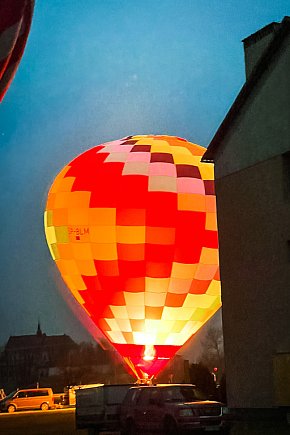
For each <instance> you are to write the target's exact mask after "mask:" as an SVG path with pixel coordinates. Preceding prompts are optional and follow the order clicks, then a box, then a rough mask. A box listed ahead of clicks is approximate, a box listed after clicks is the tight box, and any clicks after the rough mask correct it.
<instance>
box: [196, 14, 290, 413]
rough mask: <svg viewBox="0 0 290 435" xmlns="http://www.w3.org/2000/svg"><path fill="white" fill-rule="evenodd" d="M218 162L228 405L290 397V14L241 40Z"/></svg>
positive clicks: (213, 151) (264, 404)
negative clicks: (240, 79) (241, 70)
mask: <svg viewBox="0 0 290 435" xmlns="http://www.w3.org/2000/svg"><path fill="white" fill-rule="evenodd" d="M243 43H244V49H245V63H246V82H245V84H244V86H243V88H242V89H241V91H240V93H239V95H238V96H237V98H236V100H235V101H234V103H233V105H232V107H231V108H230V110H229V112H228V114H227V115H226V117H225V119H224V121H223V122H222V124H221V125H220V127H219V129H218V130H217V133H216V134H215V136H214V138H213V139H212V141H211V143H210V145H209V147H208V150H207V151H206V153H205V155H204V157H203V160H204V161H209V162H214V164H215V180H216V181H215V185H216V196H217V215H218V228H219V244H220V269H221V282H222V304H223V330H224V347H225V365H226V376H227V396H228V405H229V406H230V407H232V408H268V409H269V408H274V407H276V406H280V405H288V406H289V405H290V284H289V283H290V17H285V18H284V19H283V21H282V22H281V23H272V24H270V25H268V26H266V27H264V28H263V29H261V30H259V31H258V32H256V33H254V34H253V35H251V36H249V37H248V38H246V39H244V41H243Z"/></svg>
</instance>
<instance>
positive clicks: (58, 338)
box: [0, 324, 77, 388]
mask: <svg viewBox="0 0 290 435" xmlns="http://www.w3.org/2000/svg"><path fill="white" fill-rule="evenodd" d="M76 349H77V344H76V343H75V342H74V341H73V340H72V339H71V338H70V337H69V336H68V335H66V334H63V335H51V336H49V335H46V334H45V333H43V332H42V331H41V328H40V325H39V324H38V328H37V331H36V334H34V335H19V336H11V337H9V339H8V341H7V343H6V345H5V348H4V352H3V353H2V355H1V364H0V367H1V373H0V376H1V379H3V381H2V382H3V383H7V380H9V383H8V385H11V387H13V388H14V387H20V386H29V385H35V386H36V384H37V383H39V382H41V380H43V379H47V378H48V377H49V376H53V375H55V374H58V371H59V367H67V366H71V365H72V362H73V361H71V360H72V358H73V355H74V353H75V352H76Z"/></svg>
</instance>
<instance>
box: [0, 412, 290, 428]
mask: <svg viewBox="0 0 290 435" xmlns="http://www.w3.org/2000/svg"><path fill="white" fill-rule="evenodd" d="M206 433H212V434H214V433H217V432H205V434H206ZM0 434H1V435H88V432H87V430H86V429H83V430H77V429H76V428H75V409H74V408H64V409H56V410H50V411H23V412H19V411H18V412H15V413H13V414H7V413H0ZM287 434H289V435H290V425H289V424H286V422H280V423H277V422H275V423H274V422H271V421H268V422H259V421H251V422H235V423H234V424H233V426H232V428H231V430H230V433H229V435H287ZM140 435H141V433H140ZM146 435H149V434H148V433H146ZM150 435H151V434H150Z"/></svg>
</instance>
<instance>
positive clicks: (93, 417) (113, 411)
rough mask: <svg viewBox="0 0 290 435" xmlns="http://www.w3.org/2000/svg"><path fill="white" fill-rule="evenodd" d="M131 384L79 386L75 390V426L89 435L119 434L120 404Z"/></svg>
mask: <svg viewBox="0 0 290 435" xmlns="http://www.w3.org/2000/svg"><path fill="white" fill-rule="evenodd" d="M131 386H132V384H118V385H113V384H112V385H104V384H97V385H86V386H79V388H78V389H76V390H75V392H76V428H77V429H88V433H89V435H95V434H98V433H103V432H104V433H110V434H111V433H114V434H120V430H121V423H120V405H121V403H122V402H123V400H124V397H125V395H126V393H127V391H128V389H129V388H130V387H131Z"/></svg>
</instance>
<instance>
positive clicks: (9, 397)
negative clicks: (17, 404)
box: [3, 391, 17, 400]
mask: <svg viewBox="0 0 290 435" xmlns="http://www.w3.org/2000/svg"><path fill="white" fill-rule="evenodd" d="M16 393H17V391H12V393H10V394H8V395H7V396H5V397H4V399H3V400H6V399H12V397H14V396H15V394H16Z"/></svg>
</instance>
